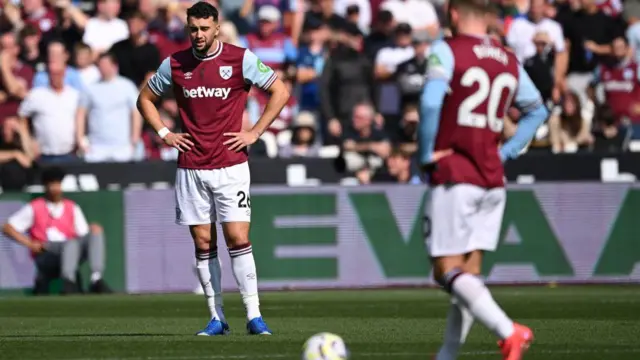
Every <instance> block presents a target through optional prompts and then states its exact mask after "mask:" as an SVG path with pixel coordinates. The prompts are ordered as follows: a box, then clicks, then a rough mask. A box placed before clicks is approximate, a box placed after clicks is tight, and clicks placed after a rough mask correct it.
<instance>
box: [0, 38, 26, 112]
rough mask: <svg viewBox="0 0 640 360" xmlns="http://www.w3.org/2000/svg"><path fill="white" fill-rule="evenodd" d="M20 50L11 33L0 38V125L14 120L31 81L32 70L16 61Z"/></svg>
mask: <svg viewBox="0 0 640 360" xmlns="http://www.w3.org/2000/svg"><path fill="white" fill-rule="evenodd" d="M19 53H20V48H19V47H18V44H16V37H15V35H14V34H13V33H11V32H9V33H5V34H2V35H1V36H0V123H2V122H3V121H5V120H6V119H9V118H13V119H15V117H16V114H17V112H18V107H19V106H20V102H21V101H22V99H24V98H25V96H27V93H28V92H29V89H30V88H31V82H32V81H33V69H31V67H29V65H27V64H24V63H23V62H21V61H20V60H19V59H18V55H19Z"/></svg>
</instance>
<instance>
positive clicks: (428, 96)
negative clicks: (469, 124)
mask: <svg viewBox="0 0 640 360" xmlns="http://www.w3.org/2000/svg"><path fill="white" fill-rule="evenodd" d="M454 64H455V62H454V58H453V52H452V51H451V48H450V47H449V45H448V44H447V43H446V42H444V41H437V42H435V43H434V44H433V46H432V48H431V54H429V62H428V65H427V75H426V77H427V80H426V83H425V86H424V88H423V89H422V96H421V97H420V127H419V129H418V145H419V156H420V158H419V160H420V163H421V164H428V163H431V157H432V155H433V147H434V145H435V144H434V143H435V139H436V135H437V133H438V126H439V125H440V111H441V110H442V102H443V101H444V97H445V96H446V95H447V91H449V81H451V78H452V77H453V69H454Z"/></svg>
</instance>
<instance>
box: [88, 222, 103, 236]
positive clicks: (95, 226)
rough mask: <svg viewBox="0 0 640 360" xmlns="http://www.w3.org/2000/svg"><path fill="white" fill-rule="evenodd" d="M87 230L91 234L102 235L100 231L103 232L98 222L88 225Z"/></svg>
mask: <svg viewBox="0 0 640 360" xmlns="http://www.w3.org/2000/svg"><path fill="white" fill-rule="evenodd" d="M89 232H90V233H91V234H92V235H102V233H104V229H103V228H102V225H100V224H97V223H91V224H90V225H89Z"/></svg>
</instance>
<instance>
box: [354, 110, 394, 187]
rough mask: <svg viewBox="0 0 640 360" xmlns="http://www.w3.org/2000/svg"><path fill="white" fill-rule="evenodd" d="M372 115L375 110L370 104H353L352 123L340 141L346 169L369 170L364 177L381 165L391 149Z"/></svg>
mask: <svg viewBox="0 0 640 360" xmlns="http://www.w3.org/2000/svg"><path fill="white" fill-rule="evenodd" d="M374 117H375V111H374V109H373V107H372V106H371V105H370V104H367V103H358V104H357V105H355V107H354V108H353V118H352V123H351V125H350V126H348V127H347V128H346V129H345V133H344V137H343V139H344V141H343V143H342V151H343V153H344V159H345V161H346V164H347V169H348V170H349V171H352V172H356V173H357V172H360V171H366V172H369V176H365V177H366V178H368V177H370V175H371V172H373V171H375V170H376V169H378V168H379V167H380V166H382V164H383V160H384V159H386V158H387V156H389V153H390V151H391V145H390V143H389V139H388V138H387V135H386V134H385V133H384V132H383V131H381V130H379V129H378V127H377V126H376V125H375V123H374ZM361 175H364V174H361Z"/></svg>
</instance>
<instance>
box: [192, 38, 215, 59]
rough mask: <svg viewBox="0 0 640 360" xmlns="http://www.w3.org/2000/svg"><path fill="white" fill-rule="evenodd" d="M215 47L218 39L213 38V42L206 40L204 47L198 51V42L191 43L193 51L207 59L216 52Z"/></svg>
mask: <svg viewBox="0 0 640 360" xmlns="http://www.w3.org/2000/svg"><path fill="white" fill-rule="evenodd" d="M215 46H216V37H215V36H212V40H211V41H207V39H206V38H205V44H204V47H203V48H202V49H198V47H197V43H196V42H192V43H191V47H192V48H193V51H194V52H195V53H196V54H198V55H200V56H202V57H205V56H207V55H209V54H211V53H212V52H213V51H214V50H215Z"/></svg>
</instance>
